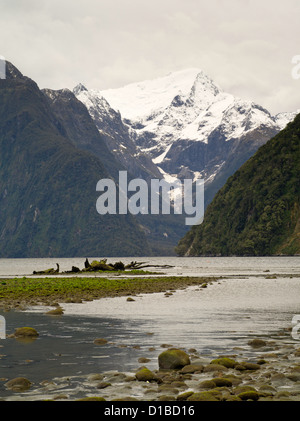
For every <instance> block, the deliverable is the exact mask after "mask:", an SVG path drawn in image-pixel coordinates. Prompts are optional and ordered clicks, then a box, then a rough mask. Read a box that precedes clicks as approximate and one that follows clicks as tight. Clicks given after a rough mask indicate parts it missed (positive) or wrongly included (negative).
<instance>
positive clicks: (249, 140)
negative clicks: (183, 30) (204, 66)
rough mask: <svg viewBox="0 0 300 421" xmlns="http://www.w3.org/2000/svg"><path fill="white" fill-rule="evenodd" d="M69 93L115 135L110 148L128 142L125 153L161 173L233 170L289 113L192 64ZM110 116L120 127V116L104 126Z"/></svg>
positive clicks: (205, 173)
mask: <svg viewBox="0 0 300 421" xmlns="http://www.w3.org/2000/svg"><path fill="white" fill-rule="evenodd" d="M76 96H77V98H78V99H79V100H81V101H82V102H83V103H84V104H85V105H86V107H87V108H88V110H89V112H90V114H91V116H92V118H93V119H94V120H95V121H96V124H97V127H98V129H99V130H100V131H102V132H103V131H104V132H106V133H109V134H110V140H109V142H110V143H111V142H112V140H111V139H112V138H113V137H116V139H115V144H114V148H113V151H114V153H117V152H116V151H117V150H120V151H121V149H123V148H122V145H126V146H127V151H128V148H129V146H128V145H129V144H130V143H131V150H132V151H133V152H132V156H134V157H137V156H139V155H140V154H143V155H144V156H147V157H148V158H150V160H152V161H151V162H152V163H153V165H154V166H155V167H156V168H158V170H159V171H160V173H162V174H164V177H165V178H166V177H167V176H176V177H178V178H192V179H195V178H197V177H203V178H205V180H206V182H212V181H213V180H214V178H215V177H216V175H217V174H219V178H220V172H221V171H223V172H224V174H225V175H224V177H225V176H228V175H229V174H232V173H233V172H234V171H235V170H236V169H238V167H239V165H241V164H242V163H243V162H244V161H245V160H246V159H248V158H249V156H251V153H254V152H255V151H256V150H257V148H258V147H259V146H261V145H262V144H264V143H266V142H267V141H268V140H269V139H270V138H271V137H273V136H274V135H275V134H276V133H278V132H279V131H280V130H282V129H283V128H284V127H285V126H286V125H287V124H288V122H290V121H291V120H293V119H294V117H295V116H296V113H280V114H278V115H277V116H272V115H271V114H270V112H269V111H268V110H266V109H265V108H263V107H261V106H260V105H259V104H256V103H254V102H253V101H251V100H244V99H241V98H237V97H235V96H234V95H232V94H230V93H226V92H224V91H223V90H222V89H221V88H220V87H219V86H218V85H217V84H216V83H215V82H214V81H213V80H212V79H211V78H210V77H209V76H207V75H206V74H205V72H203V71H202V70H200V69H197V68H191V69H186V70H180V71H177V72H172V73H170V74H168V75H167V76H164V77H159V78H156V79H153V80H146V81H143V82H138V83H131V84H129V85H126V86H124V87H122V88H117V89H109V90H103V91H92V90H89V91H87V90H86V88H85V87H83V88H82V87H81V88H80V89H77V94H76ZM116 117H117V118H116ZM112 119H113V120H114V121H116V120H120V121H122V122H123V124H124V126H123V127H122V130H120V127H121V123H120V124H119V123H118V125H117V124H116V123H113V126H114V127H115V128H116V127H117V128H118V129H117V130H114V132H113V133H112V132H110V131H109V128H110V127H111V125H112V124H111V121H112ZM124 130H125V131H126V137H127V142H125V140H122V139H125V137H124V136H123V138H122V136H121V133H125V132H124ZM115 135H116V136H115ZM118 142H119V144H120V146H119V148H118V145H117V144H118ZM243 145H244V146H243ZM134 147H135V148H136V150H135V151H134ZM120 153H121V152H120ZM134 159H136V158H134ZM158 165H159V167H158ZM147 166H148V168H149V165H147ZM151 173H152V174H153V168H152V170H151Z"/></svg>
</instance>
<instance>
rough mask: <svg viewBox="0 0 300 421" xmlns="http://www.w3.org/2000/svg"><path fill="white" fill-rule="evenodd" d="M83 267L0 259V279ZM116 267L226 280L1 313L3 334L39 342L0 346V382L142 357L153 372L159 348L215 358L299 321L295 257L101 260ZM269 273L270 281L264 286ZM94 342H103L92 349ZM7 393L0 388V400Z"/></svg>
mask: <svg viewBox="0 0 300 421" xmlns="http://www.w3.org/2000/svg"><path fill="white" fill-rule="evenodd" d="M84 260H85V258H77V259H0V277H5V276H26V275H30V274H32V272H33V271H34V270H43V269H47V268H49V267H55V263H56V262H57V263H59V264H60V269H61V270H70V268H71V266H72V265H74V266H79V267H83V262H84ZM118 260H122V261H124V262H125V263H127V262H130V261H132V260H138V261H147V262H148V263H149V264H156V265H164V264H168V265H172V266H173V267H172V268H170V269H167V270H166V269H160V271H161V272H162V273H167V274H170V275H190V276H194V275H197V276H201V275H222V276H226V279H222V280H220V281H218V282H215V283H213V284H211V285H209V286H208V288H206V289H200V288H188V289H186V290H183V291H176V292H174V293H173V295H171V296H170V297H166V296H165V295H164V294H163V293H161V294H151V295H139V296H137V297H134V299H135V301H133V302H127V301H126V297H120V298H107V299H102V300H98V301H93V302H87V303H83V304H63V305H62V307H63V308H64V310H65V314H64V315H63V316H62V317H49V316H46V315H45V314H44V312H45V309H44V308H38V307H37V308H33V309H30V311H26V312H13V311H12V312H9V313H2V315H3V316H5V318H6V324H7V334H9V333H13V332H14V330H15V328H17V327H21V326H32V327H34V328H36V329H37V330H38V332H39V334H40V336H39V338H38V339H37V340H35V341H34V342H31V343H21V342H17V341H16V340H15V339H6V340H0V354H1V357H0V378H8V379H11V378H14V377H19V376H24V377H27V378H29V379H30V380H31V381H33V382H37V383H38V382H40V381H42V380H47V379H48V380H50V379H52V378H54V377H62V376H71V375H77V374H88V373H94V372H101V371H107V370H119V371H124V370H135V369H136V368H137V367H138V366H139V365H140V364H139V363H138V358H140V357H147V358H150V360H151V361H150V363H147V366H149V367H150V368H157V356H158V354H159V353H160V352H161V351H162V348H161V345H162V344H170V345H173V346H178V347H184V348H186V349H189V348H195V349H196V350H197V351H198V352H199V353H200V354H201V355H209V356H215V355H220V354H222V353H227V352H230V351H231V350H232V349H233V348H234V347H235V346H247V342H248V340H249V336H253V337H257V336H260V335H267V336H271V335H272V334H275V333H276V332H277V331H278V330H279V329H282V328H289V327H291V321H292V318H293V316H294V315H296V314H300V257H286V258H283V257H280V258H277V257H274V258H173V257H171V258H170V257H168V258H163V257H161V258H143V259H141V258H138V259H137V258H126V259H124V258H121V259H120V258H111V259H108V261H109V262H115V261H118ZM155 270H157V269H155ZM266 271H268V272H266ZM272 274H276V279H266V275H272ZM95 338H106V339H107V340H108V341H109V342H108V344H107V345H104V346H96V345H94V343H93V341H94V339H95ZM291 341H293V339H292V338H291ZM299 346H300V344H299ZM149 348H154V349H153V350H151V351H150V350H149ZM249 353H251V351H250V349H249ZM7 394H8V392H7V391H6V390H5V388H4V386H3V382H0V398H1V397H5V396H7Z"/></svg>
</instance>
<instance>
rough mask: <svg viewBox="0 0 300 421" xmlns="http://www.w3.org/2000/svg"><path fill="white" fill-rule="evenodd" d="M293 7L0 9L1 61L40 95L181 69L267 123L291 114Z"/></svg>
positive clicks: (4, 1) (13, 3)
mask: <svg viewBox="0 0 300 421" xmlns="http://www.w3.org/2000/svg"><path fill="white" fill-rule="evenodd" d="M299 20H300V0H285V1H282V0H151V1H149V0H147V1H144V0H0V40H1V41H0V55H2V56H4V57H5V58H6V59H7V60H9V61H11V62H12V63H13V64H15V65H16V66H17V67H18V68H19V70H20V71H21V72H22V73H23V74H25V75H26V76H29V77H31V78H32V79H34V80H35V81H36V82H37V83H38V85H39V86H40V88H45V87H48V88H52V89H61V88H64V87H67V88H70V89H72V88H73V87H74V86H75V85H76V84H77V83H78V82H82V83H84V84H86V85H87V87H88V88H94V89H107V88H114V87H120V86H123V85H125V84H127V83H130V82H138V81H141V80H145V79H151V78H155V77H158V76H164V75H166V74H168V73H170V72H172V71H176V70H181V69H184V68H189V67H199V68H200V69H202V70H204V71H205V72H206V73H207V74H208V75H209V76H210V77H212V78H213V79H214V81H215V82H216V83H217V84H219V85H220V86H221V87H222V88H223V89H224V90H225V91H227V92H230V93H233V94H235V95H238V96H240V97H241V98H245V99H251V100H253V101H256V102H258V103H259V104H261V105H263V106H264V107H266V108H267V109H269V110H270V112H272V113H277V112H280V111H295V110H297V109H300V95H299V93H300V79H298V80H295V79H293V78H292V74H291V72H292V67H293V65H292V58H293V57H294V56H296V55H300V24H299Z"/></svg>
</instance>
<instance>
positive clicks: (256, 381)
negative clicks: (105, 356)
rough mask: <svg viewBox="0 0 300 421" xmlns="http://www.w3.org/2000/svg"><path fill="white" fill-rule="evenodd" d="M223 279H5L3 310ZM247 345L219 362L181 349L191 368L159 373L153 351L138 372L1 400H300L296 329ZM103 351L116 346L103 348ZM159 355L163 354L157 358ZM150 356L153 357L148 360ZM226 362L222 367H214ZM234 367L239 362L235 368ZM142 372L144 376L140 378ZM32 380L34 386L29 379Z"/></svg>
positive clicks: (77, 380)
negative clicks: (150, 365) (149, 364)
mask: <svg viewBox="0 0 300 421" xmlns="http://www.w3.org/2000/svg"><path fill="white" fill-rule="evenodd" d="M243 276H244V275H241V276H240V277H243ZM268 276H269V275H268V274H267V273H265V274H264V277H265V278H267V277H268ZM271 276H272V275H271ZM279 276H283V277H287V276H288V275H287V274H286V275H279ZM297 277H298V276H297ZM221 279H223V280H226V279H227V277H194V278H193V277H188V276H184V277H183V276H176V277H174V276H164V277H159V278H155V277H149V278H130V279H126V278H125V279H120V278H118V279H112V278H100V277H93V278H85V277H84V278H81V277H80V278H56V277H51V278H21V279H19V278H18V279H2V280H0V308H2V307H3V305H4V307H5V306H8V307H7V309H8V310H10V309H14V310H20V311H22V310H26V308H27V307H31V306H34V305H42V306H45V305H46V306H49V305H50V306H55V307H56V308H57V302H60V303H61V304H63V303H67V302H69V303H72V302H74V303H77V302H78V303H80V300H82V301H93V300H97V299H101V298H108V297H124V296H134V295H135V294H151V293H166V292H168V291H170V290H184V289H186V288H188V287H190V286H198V287H200V288H201V287H203V288H205V287H207V286H209V284H212V283H213V282H216V281H219V280H221ZM269 279H270V278H269ZM3 282H4V283H5V284H3ZM14 288H17V289H16V290H14ZM5 291H6V294H5ZM62 317H63V316H62ZM248 339H249V342H248V345H247V344H246V345H245V344H238V345H239V346H236V347H234V348H232V349H226V350H224V352H223V353H222V355H218V356H215V357H214V358H212V356H210V357H209V356H207V355H204V354H201V353H199V352H198V351H197V350H196V349H191V348H190V349H186V348H185V347H184V344H182V347H180V348H179V349H180V350H182V351H184V352H185V353H186V354H187V355H188V357H189V359H190V363H189V364H186V365H184V366H183V367H181V368H176V369H161V368H160V367H159V364H158V361H157V363H156V366H157V368H154V369H148V368H147V362H148V361H150V360H151V351H150V349H149V354H148V355H147V354H145V352H143V353H142V354H143V358H139V359H138V360H137V364H136V370H134V371H130V372H127V371H124V372H121V371H103V372H97V373H90V374H89V375H82V376H80V375H74V376H68V377H54V378H52V379H45V381H43V382H41V383H39V384H31V385H30V386H29V388H28V390H26V391H20V390H13V389H8V387H7V386H5V387H6V388H7V389H8V390H7V392H6V393H5V396H3V397H1V396H0V400H28V401H30V400H32V401H39V400H54V401H56V400H61V401H79V400H87V401H88V400H90V401H93V400H98V401H143V402H151V401H152V402H155V401H167V402H171V401H173V402H175V403H176V402H187V403H188V402H195V401H243V400H253V401H300V342H299V341H296V340H293V339H292V336H291V328H290V327H286V328H283V329H281V330H280V331H278V333H274V332H273V333H271V334H263V335H259V336H256V337H254V336H253V333H252V334H251V333H250V332H249V337H248V338H247V340H248ZM250 339H251V340H253V339H255V340H256V344H258V346H254V345H251V344H250ZM9 340H14V339H13V338H10V339H9ZM98 346H101V347H105V346H117V345H113V344H110V342H107V343H105V341H104V342H103V343H99V344H98ZM157 347H159V345H157ZM160 347H161V349H160V350H159V351H160V352H161V353H162V352H164V351H165V350H168V349H170V348H172V346H171V345H167V344H161V345H160ZM157 351H158V348H156V351H155V352H157ZM249 351H250V352H249ZM145 357H149V360H148V358H145ZM219 358H223V360H222V361H218V363H215V360H216V359H219ZM224 358H225V360H224ZM229 360H233V361H234V363H233V362H232V361H231V362H230V361H229ZM221 362H222V363H221ZM141 370H142V373H140V374H138V373H139V372H140V371H141ZM149 371H150V373H149ZM1 380H2V382H3V383H4V385H5V384H6V383H8V381H10V380H13V379H6V383H5V382H4V380H3V379H1ZM28 381H29V383H30V378H29V379H28ZM25 383H26V382H25ZM26 384H28V383H26Z"/></svg>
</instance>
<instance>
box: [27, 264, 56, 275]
mask: <svg viewBox="0 0 300 421" xmlns="http://www.w3.org/2000/svg"><path fill="white" fill-rule="evenodd" d="M56 266H57V268H56V269H53V268H51V269H46V270H41V271H39V272H37V271H35V270H34V271H33V274H34V275H53V274H55V273H59V264H58V263H56Z"/></svg>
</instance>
